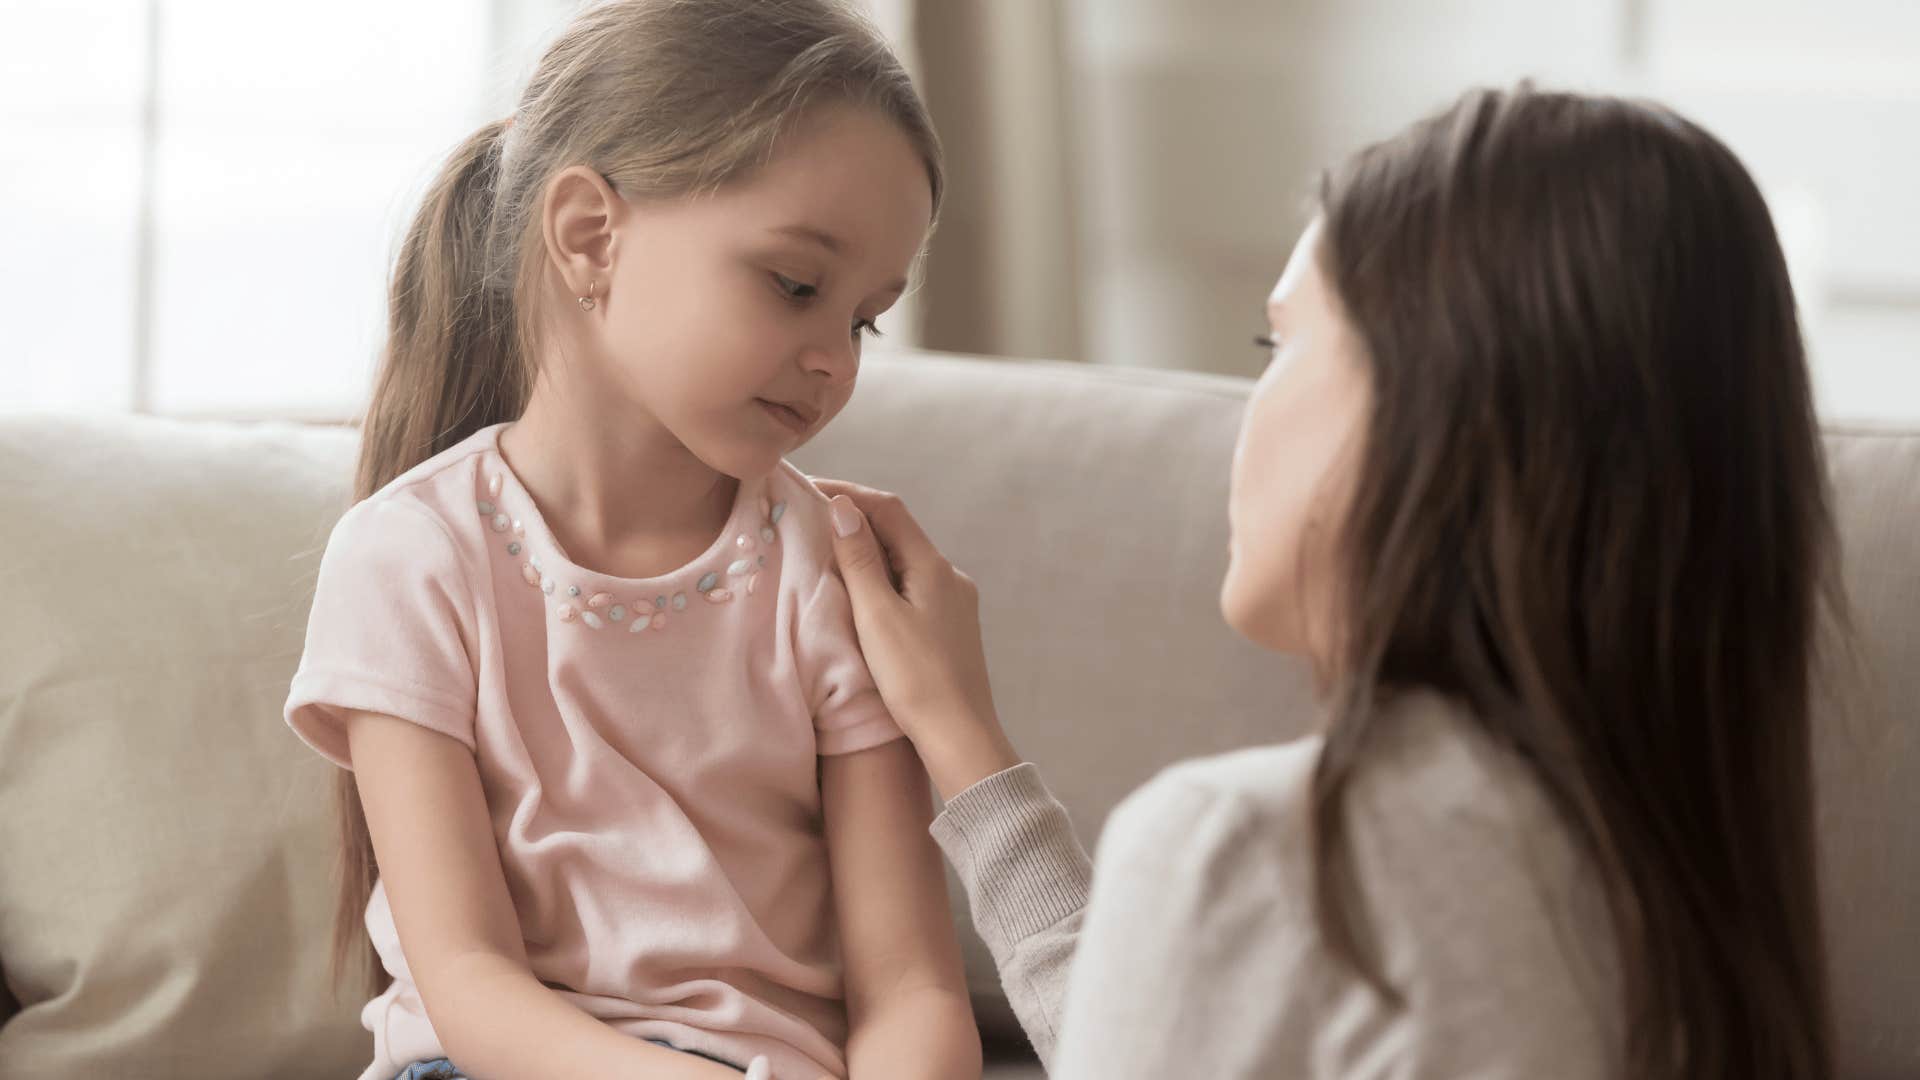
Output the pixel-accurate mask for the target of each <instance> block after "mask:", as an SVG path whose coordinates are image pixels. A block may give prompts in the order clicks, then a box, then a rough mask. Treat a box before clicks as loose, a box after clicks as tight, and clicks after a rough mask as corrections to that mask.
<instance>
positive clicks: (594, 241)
mask: <svg viewBox="0 0 1920 1080" xmlns="http://www.w3.org/2000/svg"><path fill="white" fill-rule="evenodd" d="M624 209H625V204H624V203H623V202H622V201H621V199H620V195H619V193H618V192H616V191H614V190H613V187H612V185H610V184H608V183H607V181H606V178H605V177H603V176H601V175H600V174H599V173H598V172H596V171H594V170H593V169H590V168H588V167H586V166H585V165H573V166H569V167H568V168H565V169H562V170H561V171H560V172H559V173H558V174H557V175H555V176H554V178H553V179H552V180H550V181H548V182H547V198H546V202H545V204H544V206H543V208H542V211H541V217H540V225H541V233H542V236H543V238H544V240H545V242H546V248H547V259H548V261H549V262H551V263H552V264H553V268H554V269H555V270H556V271H558V272H559V274H560V279H561V281H562V282H564V283H565V284H566V287H567V289H568V291H569V292H571V293H572V294H573V295H574V296H587V295H590V292H589V290H591V291H592V294H597V295H598V296H605V295H606V293H607V288H608V285H609V283H610V282H611V281H612V279H613V230H614V226H615V225H616V224H618V223H619V220H620V217H621V212H622V211H623V210H624Z"/></svg>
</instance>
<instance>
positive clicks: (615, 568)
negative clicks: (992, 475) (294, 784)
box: [286, 0, 980, 1080]
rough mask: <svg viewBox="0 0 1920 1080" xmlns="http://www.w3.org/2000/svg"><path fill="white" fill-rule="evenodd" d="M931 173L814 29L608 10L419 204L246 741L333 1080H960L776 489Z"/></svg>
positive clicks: (920, 149)
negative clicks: (362, 1028) (363, 953)
mask: <svg viewBox="0 0 1920 1080" xmlns="http://www.w3.org/2000/svg"><path fill="white" fill-rule="evenodd" d="M940 175H941V174H940V155H939V149H938V145H937V142H936V140H935V138H934V135H933V133H932V131H931V129H930V127H929V125H928V121H927V118H926V115H925V113H924V111H923V109H922V106H921V104H920V102H919V100H918V99H917V98H916V96H915V94H914V91H913V89H912V87H911V86H910V84H909V82H908V80H907V78H906V76H905V75H904V73H903V72H902V70H901V68H900V67H899V65H898V63H897V62H896V60H895V59H894V58H893V57H892V56H891V55H890V54H889V52H888V50H887V48H886V46H885V45H884V43H883V42H882V41H881V39H880V38H879V37H878V36H877V35H876V33H875V32H874V31H873V30H872V29H871V28H870V26H869V25H868V24H867V23H865V22H864V21H862V20H861V19H860V18H859V17H858V16H857V15H856V14H855V13H853V12H852V10H850V9H849V8H848V7H847V6H845V5H843V4H841V3H836V2H833V0H778V2H772V0H627V2H618V3H609V4H605V5H603V6H598V7H594V8H592V9H590V10H588V11H586V12H584V13H583V14H581V15H580V16H579V17H578V18H577V19H576V20H575V22H574V23H573V24H572V25H571V26H570V27H569V28H568V29H567V31H566V32H565V34H564V35H562V37H561V38H560V39H559V40H558V41H557V42H556V43H555V44H554V45H553V47H552V48H551V49H550V50H548V52H547V54H546V55H545V57H544V58H543V59H542V61H541V64H540V66H539V69H538V71H537V72H536V73H535V74H534V77H533V80H532V83H531V85H530V86H529V87H528V89H527V91H526V94H525V95H524V97H523V98H522V99H521V101H520V104H519V106H518V108H517V109H516V110H515V112H514V115H513V116H511V117H509V118H508V119H506V120H504V121H501V122H499V123H495V124H490V125H488V126H487V127H485V128H483V129H481V130H480V131H479V132H478V133H476V134H475V135H474V136H473V137H472V138H470V139H469V140H468V141H467V142H466V143H465V144H464V145H463V146H462V147H461V148H460V149H459V150H458V151H457V152H456V153H455V154H454V156H453V159H452V160H451V161H450V162H449V164H448V165H447V166H446V169H445V170H444V172H443V173H442V174H441V176H440V177H439V179H438V180H437V182H436V183H435V184H434V186H433V188H432V190H431V192H430V193H429V194H428V196H427V199H426V203H425V205H424V207H423V208H422V209H421V211H420V213H419V216H418V218H417V219H416V221H415V223H414V225H413V228H412V229H411V231H410V232H409V234H408V236H407V238H406V240H405V243H404V245H403V247H402V249H401V252H400V256H399V261H398V265H397V267H396V270H395V273H394V280H393V288H392V294H391V335H390V339H389V343H388V348H387V353H386V357H385V363H384V368H383V370H382V372H381V374H380V378H379V382H378V385H377V387H376V390H375V393H374V398H373V402H372V406H371V408H370V410H369V413H368V416H367V419H366V424H365V435H364V446H363V450H362V456H361V460H360V468H359V482H358V491H357V493H358V495H359V497H360V502H359V503H358V505H356V506H355V507H354V508H353V509H352V510H351V511H350V512H348V514H347V515H346V516H345V517H344V518H342V520H341V521H340V523H339V525H338V526H337V528H336V529H335V531H334V533H333V536H332V538H331V540H330V541H329V543H328V545H327V551H326V556H325V558H324V560H323V562H322V564H321V570H320V578H319V584H318V589H317V593H316V596H315V599H314V606H313V614H312V620H311V623H310V625H309V628H308V633H307V647H306V653H305V655H304V657H303V658H302V661H301V665H300V670H299V672H298V674H297V675H296V677H295V679H294V682H293V686H292V690H291V694H290V697H289V699H288V702H287V710H286V716H287V722H288V723H289V724H291V725H292V727H293V729H294V730H295V731H296V732H298V733H299V735H300V736H301V737H302V738H303V739H305V740H306V741H307V742H308V743H310V744H311V745H312V746H313V747H314V748H315V749H316V750H318V751H319V752H320V753H322V754H324V755H326V756H327V757H328V758H329V759H331V760H332V761H334V762H335V763H337V764H338V765H340V766H341V767H342V769H343V771H342V773H341V774H340V775H341V795H342V803H341V807H342V811H343V828H344V840H345V856H346V859H345V865H346V881H345V885H344V889H343V893H342V896H341V910H340V916H341V928H340V929H341V931H342V935H341V940H343V941H345V940H349V939H352V938H355V937H357V933H356V931H357V923H358V921H359V919H360V918H361V917H362V916H363V915H364V918H365V924H366V929H367V931H368V932H369V933H370V935H371V938H372V945H373V948H374V950H375V951H376V952H377V955H378V960H379V963H380V964H381V966H382V967H383V968H384V970H385V972H386V974H387V975H388V976H390V978H391V982H390V983H389V984H388V985H386V986H385V988H384V990H381V991H380V992H379V993H378V996H377V997H375V998H374V999H373V1000H372V1001H371V1002H370V1003H369V1004H368V1005H367V1006H366V1008H365V1010H364V1012H363V1013H362V1020H363V1022H364V1023H365V1025H366V1026H367V1028H368V1029H369V1030H370V1031H372V1032H373V1035H374V1053H373V1061H372V1063H371V1064H370V1065H369V1066H368V1067H367V1070H366V1072H365V1073H364V1074H363V1078H364V1080H388V1078H391V1077H395V1076H400V1075H408V1076H414V1075H431V1076H446V1075H466V1074H472V1075H475V1076H483V1077H486V1078H488V1080H494V1078H512V1077H555V1076H645V1077H649V1078H654V1077H661V1078H665V1077H681V1078H688V1080H692V1078H697V1077H705V1078H709V1080H711V1078H714V1077H724V1076H734V1075H738V1073H739V1072H740V1071H745V1070H748V1069H749V1068H750V1069H751V1070H752V1075H757V1076H766V1075H769V1070H770V1071H771V1075H774V1076H778V1077H780V1078H782V1080H789V1078H791V1080H819V1078H821V1077H826V1076H831V1077H843V1076H847V1075H848V1074H849V1073H851V1074H852V1075H853V1076H875V1077H878V1076H886V1077H889V1078H892V1077H934V1076H941V1077H945V1076H954V1077H959V1076H973V1077H977V1076H978V1075H979V1071H980V1049H979V1044H978V1041H977V1034H976V1030H975V1028H974V1025H973V1018H972V1014H971V1011H970V1009H969V1006H968V1004H967V999H966V997H965V993H964V988H963V984H962V981H961V975H960V963H959V955H958V945H957V942H956V941H955V939H954V935H953V932H952V928H951V924H950V923H949V921H948V920H949V913H948V908H947V903H946V894H945V883H944V879H943V877H942V875H941V872H940V866H939V858H938V853H937V851H936V850H935V849H934V848H933V846H932V844H931V842H930V841H929V840H928V839H927V836H926V832H925V827H926V824H927V821H928V819H929V817H930V806H929V802H930V800H929V797H928V793H927V789H926V781H925V777H924V774H923V773H922V772H921V771H920V768H919V765H918V763H917V760H916V758H915V757H914V755H913V752H912V749H911V747H910V746H909V744H908V743H907V742H905V741H904V740H901V739H898V738H897V736H898V735H899V730H898V729H897V728H896V727H895V726H894V724H893V721H892V720H891V719H890V717H889V716H888V713H887V711H886V709H885V707H884V706H883V704H882V703H881V701H880V699H879V697H878V695H877V694H876V692H875V690H874V687H873V684H872V681H871V679H870V677H869V675H868V673H867V669H866V667H865V664H864V663H863V661H862V659H861V657H860V654H859V652H858V650H857V647H856V642H855V640H854V637H853V632H852V626H851V622H850V613H849V609H848V603H847V597H846V593H845V589H844V586H843V585H842V584H841V582H840V580H839V578H838V577H837V576H836V572H835V570H834V569H833V566H832V552H831V548H830V546H829V543H828V538H827V533H826V527H827V526H826V513H825V507H824V500H823V499H822V498H821V497H820V496H819V495H818V494H817V493H816V492H815V491H814V490H813V489H812V488H811V486H810V485H809V484H808V482H807V481H806V479H805V478H804V477H802V476H801V474H800V473H798V472H797V471H795V470H794V469H793V468H792V467H791V466H789V465H787V464H785V463H784V462H783V460H782V458H783V455H784V454H786V453H787V452H789V451H791V450H793V449H794V448H795V447H797V446H799V445H801V444H802V443H804V442H805V441H806V440H807V439H808V438H809V437H811V436H812V435H813V434H814V433H816V432H818V431H819V430H820V428H821V427H822V425H824V424H825V423H827V422H828V421H829V420H831V419H832V418H833V416H834V415H835V414H836V413H837V412H839V410H840V409H841V407H842V406H844V405H845V404H846V402H847V399H848V396H849V395H850V393H851V392H852V389H853V383H854V376H855V374H856V371H857V369H858V366H859V359H860V340H861V337H862V336H863V335H864V334H867V333H873V332H877V331H876V330H875V327H874V325H873V324H874V320H875V319H876V318H878V317H879V316H880V314H881V313H882V312H884V311H885V310H886V309H887V308H888V307H889V306H890V305H891V304H893V302H894V301H895V300H896V299H898V297H899V296H900V294H901V292H902V290H903V289H904V288H905V287H906V276H907V272H908V269H909V267H910V266H911V264H912V262H913V260H914V257H915V255H916V254H917V253H918V252H919V250H920V248H921V245H922V243H923V242H924V240H925V237H926V235H927V232H928V230H929V228H930V224H931V222H932V218H933V214H934V210H935V207H936V206H937V204H938V200H939V194H940ZM346 770H351V771H346ZM363 813H364V816H362V814H363ZM376 874H377V877H378V880H377V882H376V881H375V880H374V879H375V876H376ZM376 988H378V983H376Z"/></svg>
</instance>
